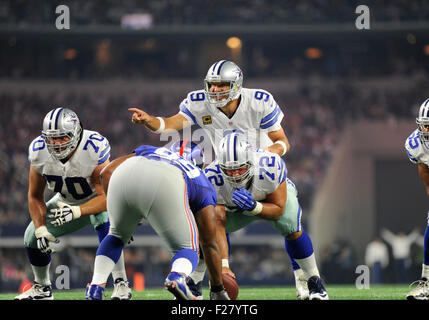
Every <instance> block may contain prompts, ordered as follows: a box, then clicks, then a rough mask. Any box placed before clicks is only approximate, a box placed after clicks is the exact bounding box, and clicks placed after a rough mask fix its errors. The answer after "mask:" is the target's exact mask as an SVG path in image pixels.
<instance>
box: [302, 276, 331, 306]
mask: <svg viewBox="0 0 429 320" xmlns="http://www.w3.org/2000/svg"><path fill="white" fill-rule="evenodd" d="M307 286H308V291H309V297H308V298H309V300H329V297H328V293H327V292H326V289H325V287H324V286H323V283H322V279H321V278H320V277H318V276H312V277H310V278H309V279H308V281H307Z"/></svg>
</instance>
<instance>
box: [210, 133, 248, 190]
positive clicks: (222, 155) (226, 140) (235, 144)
mask: <svg viewBox="0 0 429 320" xmlns="http://www.w3.org/2000/svg"><path fill="white" fill-rule="evenodd" d="M218 153H219V154H218V161H219V167H220V169H221V172H222V175H223V176H224V178H225V179H226V180H227V181H228V182H230V183H231V185H232V186H233V187H235V188H237V189H238V188H240V187H243V188H246V189H247V187H248V185H249V182H250V181H251V179H252V177H253V174H254V172H253V171H254V169H253V168H254V165H253V164H254V160H253V151H252V148H251V146H250V145H249V143H248V142H247V140H246V139H245V137H244V136H243V135H242V134H239V133H231V134H228V135H226V136H225V137H223V138H222V140H221V141H220V143H219V150H218ZM235 170H240V171H239V172H231V171H235ZM237 173H238V175H237Z"/></svg>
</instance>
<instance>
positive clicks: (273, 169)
mask: <svg viewBox="0 0 429 320" xmlns="http://www.w3.org/2000/svg"><path fill="white" fill-rule="evenodd" d="M252 162H253V163H254V165H253V178H252V179H251V184H250V187H249V189H248V190H249V192H250V193H251V194H252V196H253V198H254V199H255V200H257V201H261V200H265V199H266V197H267V195H269V194H271V193H273V192H274V191H275V190H277V188H278V186H279V185H280V184H282V183H283V182H284V181H287V183H290V184H291V185H292V186H293V187H294V188H295V185H294V184H293V182H292V181H290V180H289V179H288V178H287V168H286V164H285V162H284V160H283V159H282V158H281V157H280V156H279V155H278V154H275V153H271V152H268V151H265V150H261V149H257V152H255V153H254V158H253V160H252ZM204 174H205V175H206V176H207V178H208V179H209V181H210V182H211V183H212V184H213V186H214V187H215V189H216V194H217V199H218V201H217V203H218V204H223V205H225V206H226V207H228V209H229V210H234V209H236V208H237V206H236V205H235V203H234V202H233V201H232V193H233V192H234V191H235V190H236V188H234V187H233V186H232V185H231V183H230V182H229V181H228V180H227V179H225V177H224V176H223V175H222V172H221V169H220V167H219V161H218V160H215V161H213V162H212V163H211V164H210V165H208V166H207V167H206V168H205V169H204Z"/></svg>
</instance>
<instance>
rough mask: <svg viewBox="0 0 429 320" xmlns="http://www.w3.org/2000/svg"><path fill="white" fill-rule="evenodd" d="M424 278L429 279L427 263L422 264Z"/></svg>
mask: <svg viewBox="0 0 429 320" xmlns="http://www.w3.org/2000/svg"><path fill="white" fill-rule="evenodd" d="M422 278H426V279H428V280H429V266H428V265H426V264H422Z"/></svg>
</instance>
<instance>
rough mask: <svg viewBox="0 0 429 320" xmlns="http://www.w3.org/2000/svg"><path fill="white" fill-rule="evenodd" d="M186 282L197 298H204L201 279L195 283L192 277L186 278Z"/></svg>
mask: <svg viewBox="0 0 429 320" xmlns="http://www.w3.org/2000/svg"><path fill="white" fill-rule="evenodd" d="M186 284H187V285H188V288H189V290H191V292H192V294H193V295H194V296H195V298H197V300H203V282H202V281H200V282H198V283H197V284H195V282H194V279H192V278H191V277H188V278H186Z"/></svg>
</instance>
